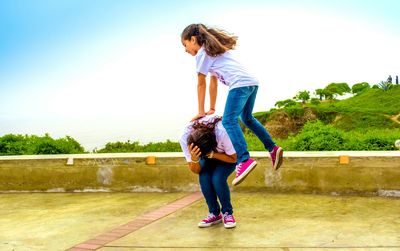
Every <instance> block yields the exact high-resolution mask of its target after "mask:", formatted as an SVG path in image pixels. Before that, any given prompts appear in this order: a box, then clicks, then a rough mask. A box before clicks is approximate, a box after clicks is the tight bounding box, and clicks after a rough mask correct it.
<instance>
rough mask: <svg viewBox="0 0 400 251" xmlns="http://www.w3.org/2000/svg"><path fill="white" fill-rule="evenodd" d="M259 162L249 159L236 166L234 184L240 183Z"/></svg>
mask: <svg viewBox="0 0 400 251" xmlns="http://www.w3.org/2000/svg"><path fill="white" fill-rule="evenodd" d="M256 165H257V162H256V161H255V160H253V159H248V160H247V161H244V162H242V163H240V164H239V165H237V166H236V178H235V179H234V180H233V181H232V185H234V186H236V185H239V184H240V183H241V182H242V181H243V180H244V179H245V178H246V177H247V175H249V173H250V172H251V171H253V169H254V167H256Z"/></svg>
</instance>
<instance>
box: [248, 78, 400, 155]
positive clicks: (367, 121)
mask: <svg viewBox="0 0 400 251" xmlns="http://www.w3.org/2000/svg"><path fill="white" fill-rule="evenodd" d="M288 104H290V105H289V106H287V107H284V108H280V109H275V108H274V109H271V110H269V111H267V112H259V113H255V114H254V116H255V117H256V118H257V119H258V120H259V121H260V122H261V123H263V124H264V125H265V126H266V127H267V129H268V131H269V132H270V134H271V135H272V136H273V138H274V140H276V141H277V143H278V144H279V145H281V146H283V147H284V148H285V149H286V150H292V151H321V150H328V151H329V150H396V148H395V147H394V141H395V140H397V139H400V86H398V85H394V86H392V88H391V89H389V90H386V91H384V90H382V89H375V88H370V89H366V90H365V91H364V92H362V93H360V94H357V95H354V96H352V97H349V98H347V99H343V100H324V101H322V102H316V100H315V99H314V102H305V103H300V102H290V103H288ZM246 139H247V142H248V145H249V149H251V150H257V151H258V150H263V149H264V147H263V146H262V144H260V142H259V140H258V139H257V138H256V137H255V136H254V135H252V134H251V133H250V132H249V131H246Z"/></svg>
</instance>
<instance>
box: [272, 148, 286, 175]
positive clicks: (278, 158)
mask: <svg viewBox="0 0 400 251" xmlns="http://www.w3.org/2000/svg"><path fill="white" fill-rule="evenodd" d="M269 154H270V155H271V160H272V168H273V169H274V170H275V171H276V170H278V169H279V167H281V165H282V162H283V149H282V147H279V146H274V149H273V150H272V152H270V153H269Z"/></svg>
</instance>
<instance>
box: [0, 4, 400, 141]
mask: <svg viewBox="0 0 400 251" xmlns="http://www.w3.org/2000/svg"><path fill="white" fill-rule="evenodd" d="M399 14H400V2H399V1H395V0H392V1H389V0H383V1H371V0H367V1H355V0H348V1H344V0H340V1H339V0H337V1H316V0H314V1H311V0H309V1H268V0H265V1H261V0H260V1H256V0H250V1H234V0H231V1H225V0H224V1H209V0H205V1H156V0H153V1H128V0H126V1H122V0H119V1H118V0H117V1H105V0H101V1H99V0H96V1H94V0H92V1H89V0H59V1H56V0H55V1H42V0H37V1H30V0H24V1H23V0H14V1H12V0H9V1H7V0H6V1H1V2H0V38H1V39H0V119H2V120H3V123H2V124H1V125H0V135H2V134H5V133H28V134H30V133H35V134H43V133H45V132H50V133H52V134H53V135H57V136H64V135H71V136H73V137H75V138H77V139H78V140H79V139H80V138H85V137H86V138H89V136H88V133H87V132H89V131H96V130H97V131H98V133H99V134H108V133H109V132H108V131H107V129H104V128H110V127H114V128H118V130H121V131H120V132H116V134H118V135H119V136H120V138H118V139H120V140H123V139H126V140H127V139H128V137H131V139H137V140H143V141H149V140H162V139H166V138H171V139H174V137H175V136H174V135H175V134H176V132H177V131H178V129H179V128H181V127H183V126H184V124H185V123H186V121H187V120H188V119H189V118H191V117H192V115H194V114H195V113H196V106H197V103H196V102H197V101H196V88H195V86H196V80H195V74H194V59H193V58H192V57H190V56H189V55H187V54H186V53H184V50H183V47H182V46H181V43H180V38H179V35H180V32H181V31H182V29H183V28H184V27H185V26H186V25H188V24H190V23H197V22H202V23H205V24H207V25H212V26H216V27H219V28H223V29H226V30H228V31H230V32H232V33H235V34H236V35H238V36H239V46H238V50H237V54H238V57H239V58H240V59H242V60H243V62H244V64H245V65H246V66H247V67H248V68H249V69H250V70H251V71H252V72H254V73H255V75H256V77H258V78H259V80H260V82H261V83H263V84H264V85H263V86H264V87H263V88H265V89H261V87H260V91H261V94H259V98H258V101H257V103H256V107H255V111H260V110H267V109H269V108H271V107H273V105H274V103H275V102H276V101H279V100H282V99H286V98H289V97H292V96H294V95H295V94H296V92H297V91H300V90H304V89H306V90H310V91H313V90H315V89H316V88H322V87H324V86H325V85H326V84H328V83H330V82H347V83H348V84H349V85H353V84H355V83H357V82H362V81H367V82H370V83H371V84H376V83H378V82H379V81H381V80H386V78H387V76H388V75H389V74H391V75H392V76H394V75H396V74H397V75H400V67H399V66H400V64H399V58H400V52H399V51H400V50H398V44H400V18H398V17H399ZM225 95H226V90H225V89H224V87H222V86H221V87H220V94H219V97H218V101H217V102H218V103H217V108H218V109H217V110H218V111H219V112H220V113H222V111H223V108H224V101H225V100H224V99H225ZM40 119H46V122H45V123H43V122H40V121H41V120H40ZM63 119H68V120H70V121H71V120H73V121H77V122H76V123H75V124H71V125H65V127H63V126H60V125H57V126H54V123H56V122H55V121H60V120H63ZM98 119H102V122H99V121H98ZM21 120H23V121H25V122H24V123H21ZM82 120H83V121H84V122H82ZM4 121H6V122H7V123H5V122H4ZM16 121H18V122H16ZM104 121H108V122H107V123H104ZM33 122H36V123H38V128H36V127H35V126H32V123H33ZM78 122H79V123H80V124H82V123H83V124H85V125H91V126H92V127H94V126H98V125H99V124H102V126H103V127H104V128H103V127H100V126H99V128H97V129H96V128H93V130H92V129H90V128H92V127H88V128H85V129H79V128H80V126H79V125H78ZM16 123H19V124H18V126H16ZM71 123H72V122H71ZM159 123H160V124H163V125H164V126H163V128H160V126H156V125H157V124H159ZM44 124H45V125H46V126H43V125H44ZM104 124H107V125H106V126H105V125H104ZM121 124H124V125H125V127H124V128H122V127H119V126H116V125H121ZM5 125H7V126H5ZM40 127H42V128H40ZM85 133H86V136H85V135H83V136H82V134H85ZM93 137H98V138H101V137H100V136H99V135H95V136H93ZM113 139H114V138H112V137H111V136H110V138H107V139H104V140H113ZM88 141H90V142H91V143H90V144H89V145H90V146H94V145H99V144H101V142H99V141H96V142H94V141H95V140H93V139H88Z"/></svg>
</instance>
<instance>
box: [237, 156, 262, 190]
mask: <svg viewBox="0 0 400 251" xmlns="http://www.w3.org/2000/svg"><path fill="white" fill-rule="evenodd" d="M256 166H257V162H255V161H254V162H253V163H252V164H251V165H250V166H249V167H248V168H247V169H246V171H244V172H243V173H242V176H239V177H238V178H235V179H234V180H233V181H232V185H234V186H237V185H239V184H240V183H242V181H243V180H244V179H245V178H246V177H247V175H249V174H250V173H251V171H253V169H254V168H255V167H256Z"/></svg>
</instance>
